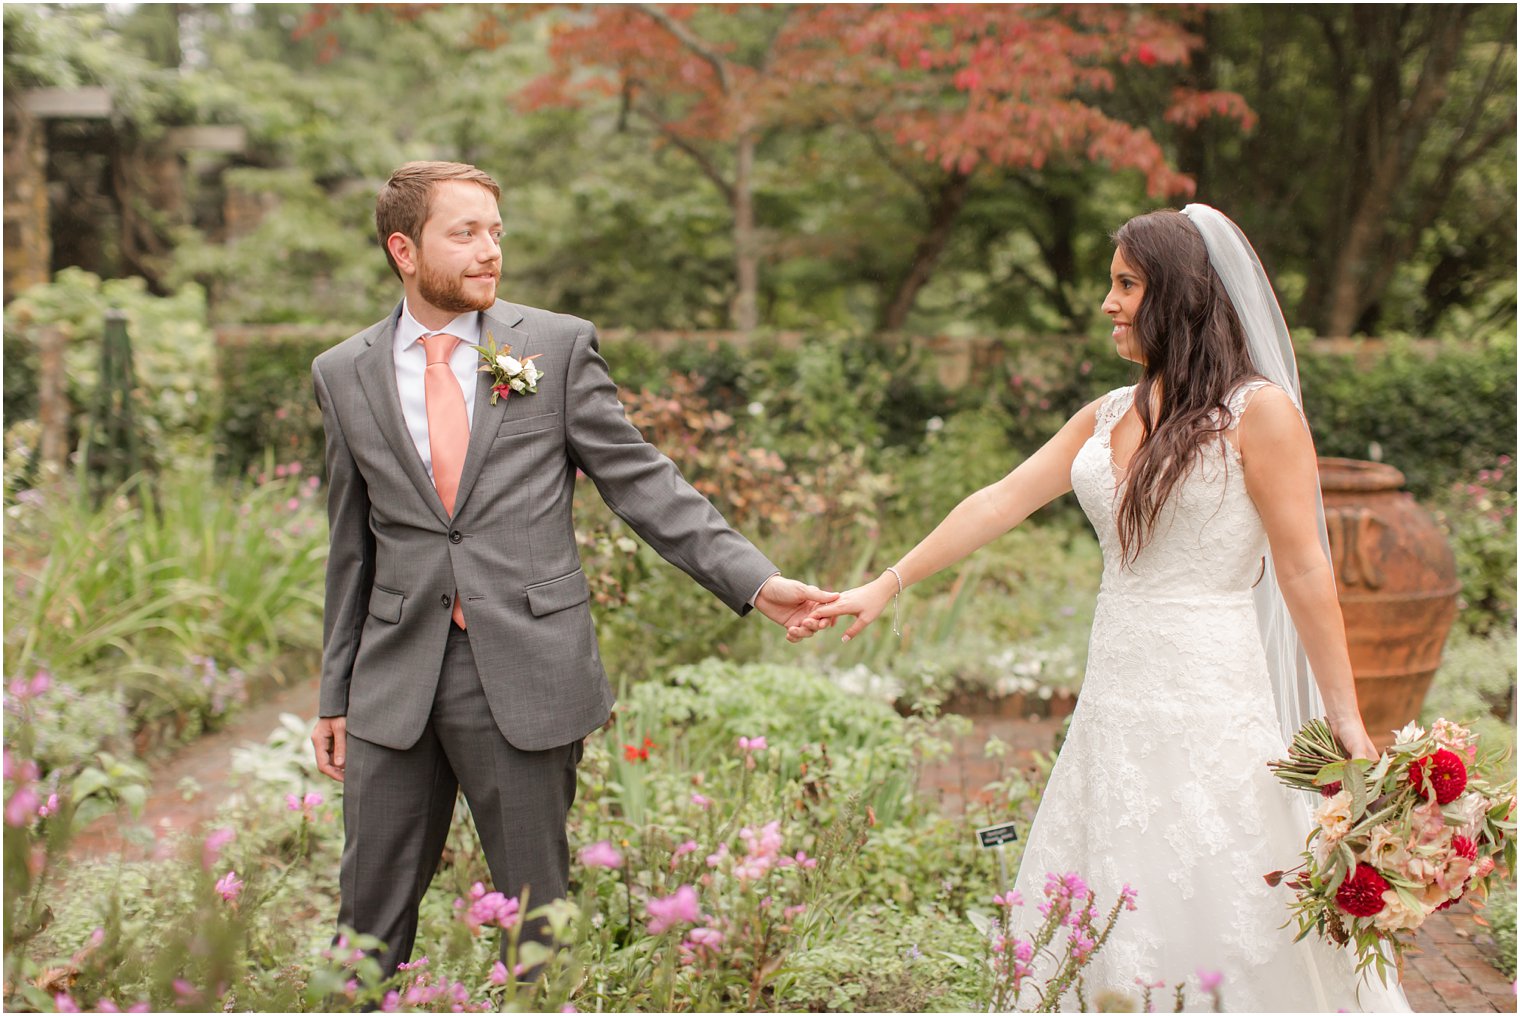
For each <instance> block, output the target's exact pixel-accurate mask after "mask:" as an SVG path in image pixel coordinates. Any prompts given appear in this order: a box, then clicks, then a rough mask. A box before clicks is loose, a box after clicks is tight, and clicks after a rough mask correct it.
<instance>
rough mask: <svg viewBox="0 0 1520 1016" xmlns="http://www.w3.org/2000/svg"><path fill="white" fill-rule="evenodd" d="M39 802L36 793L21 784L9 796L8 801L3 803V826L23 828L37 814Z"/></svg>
mask: <svg viewBox="0 0 1520 1016" xmlns="http://www.w3.org/2000/svg"><path fill="white" fill-rule="evenodd" d="M38 803H39V800H38V797H37V792H36V791H35V790H33V789H32V788H31V787H29V786H27V785H26V784H25V783H23V784H22V785H21V786H19V787H17V788H16V792H15V793H13V794H11V796H10V800H8V801H6V802H5V824H6V825H10V826H24V825H26V824H27V823H28V822H30V821H31V820H32V816H33V815H35V814H36V813H37V806H38Z"/></svg>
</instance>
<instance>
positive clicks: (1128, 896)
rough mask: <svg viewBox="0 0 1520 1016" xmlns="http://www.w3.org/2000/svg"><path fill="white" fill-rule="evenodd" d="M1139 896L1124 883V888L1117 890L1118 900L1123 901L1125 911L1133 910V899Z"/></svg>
mask: <svg viewBox="0 0 1520 1016" xmlns="http://www.w3.org/2000/svg"><path fill="white" fill-rule="evenodd" d="M1139 895H1140V894H1139V893H1137V892H1136V891H1135V890H1134V889H1133V888H1132V887H1131V886H1130V884H1129V883H1128V882H1126V883H1124V888H1123V889H1120V890H1119V899H1121V900H1123V901H1124V909H1125V910H1134V909H1135V897H1136V896H1139Z"/></svg>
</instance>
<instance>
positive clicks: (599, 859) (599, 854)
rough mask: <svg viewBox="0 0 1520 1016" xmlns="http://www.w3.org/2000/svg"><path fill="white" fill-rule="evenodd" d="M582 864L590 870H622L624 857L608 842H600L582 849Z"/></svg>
mask: <svg viewBox="0 0 1520 1016" xmlns="http://www.w3.org/2000/svg"><path fill="white" fill-rule="evenodd" d="M580 858H581V863H582V864H584V865H585V866H586V867H588V868H621V867H622V866H623V855H622V854H620V853H618V849H617V848H616V847H614V846H613V845H612V843H611V842H610V841H608V840H598V841H597V842H595V843H593V844H591V846H589V847H584V848H582V849H581V853H580Z"/></svg>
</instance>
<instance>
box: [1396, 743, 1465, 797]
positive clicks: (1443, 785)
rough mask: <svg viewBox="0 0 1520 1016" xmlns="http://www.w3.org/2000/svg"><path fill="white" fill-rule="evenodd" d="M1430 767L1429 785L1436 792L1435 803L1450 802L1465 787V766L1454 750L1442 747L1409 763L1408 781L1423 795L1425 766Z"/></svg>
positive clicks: (1460, 794)
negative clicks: (1419, 789) (1432, 753)
mask: <svg viewBox="0 0 1520 1016" xmlns="http://www.w3.org/2000/svg"><path fill="white" fill-rule="evenodd" d="M1427 765H1429V767H1430V785H1431V787H1432V788H1433V789H1434V790H1435V792H1436V803H1437V804H1450V803H1451V802H1453V801H1455V800H1456V799H1457V798H1458V797H1461V796H1462V791H1464V790H1466V789H1467V766H1465V765H1463V764H1462V757H1461V756H1460V755H1458V754H1457V753H1456V752H1454V751H1451V750H1449V749H1446V748H1442V749H1441V750H1440V751H1438V752H1436V753H1435V754H1434V755H1427V756H1425V757H1424V758H1422V759H1417V760H1415V761H1414V762H1411V763H1409V782H1410V783H1413V784H1414V785H1415V786H1416V787H1420V788H1422V789H1421V795H1422V796H1423V795H1424V790H1423V787H1424V784H1425V768H1426V766H1427Z"/></svg>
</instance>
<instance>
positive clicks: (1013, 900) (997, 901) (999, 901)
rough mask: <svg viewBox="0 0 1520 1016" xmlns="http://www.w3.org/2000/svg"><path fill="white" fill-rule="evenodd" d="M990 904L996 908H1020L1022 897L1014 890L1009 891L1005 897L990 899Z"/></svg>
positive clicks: (1022, 902)
mask: <svg viewBox="0 0 1520 1016" xmlns="http://www.w3.org/2000/svg"><path fill="white" fill-rule="evenodd" d="M992 903H993V905H994V906H998V907H1022V906H1023V905H1024V897H1022V896H1020V895H1019V894H1018V892H1017V891H1016V890H1013V889H1010V890H1008V893H1007V895H998V896H994V897H992Z"/></svg>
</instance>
